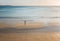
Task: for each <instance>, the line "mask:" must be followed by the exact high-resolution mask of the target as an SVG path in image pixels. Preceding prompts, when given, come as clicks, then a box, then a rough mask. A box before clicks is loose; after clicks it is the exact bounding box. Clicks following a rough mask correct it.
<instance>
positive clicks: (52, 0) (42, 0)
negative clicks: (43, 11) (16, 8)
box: [0, 0, 60, 6]
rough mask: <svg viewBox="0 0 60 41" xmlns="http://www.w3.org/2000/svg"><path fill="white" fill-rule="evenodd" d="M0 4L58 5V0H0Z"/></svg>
mask: <svg viewBox="0 0 60 41" xmlns="http://www.w3.org/2000/svg"><path fill="white" fill-rule="evenodd" d="M0 5H23V6H24V5H26V6H32V5H33V6H40V5H58V6H59V5H60V0H0Z"/></svg>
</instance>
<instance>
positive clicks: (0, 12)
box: [0, 6, 60, 23]
mask: <svg viewBox="0 0 60 41" xmlns="http://www.w3.org/2000/svg"><path fill="white" fill-rule="evenodd" d="M24 20H27V21H28V22H45V23H47V22H51V21H57V22H60V7H58V6H50V7H49V6H0V22H7V23H9V22H10V23H12V22H17V21H18V22H23V21H24Z"/></svg>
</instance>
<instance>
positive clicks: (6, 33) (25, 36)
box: [0, 27, 60, 41]
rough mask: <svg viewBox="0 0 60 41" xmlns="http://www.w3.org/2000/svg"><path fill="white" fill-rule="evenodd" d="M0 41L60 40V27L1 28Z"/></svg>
mask: <svg viewBox="0 0 60 41" xmlns="http://www.w3.org/2000/svg"><path fill="white" fill-rule="evenodd" d="M0 41H60V27H43V28H20V29H18V28H11V27H10V28H0Z"/></svg>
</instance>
